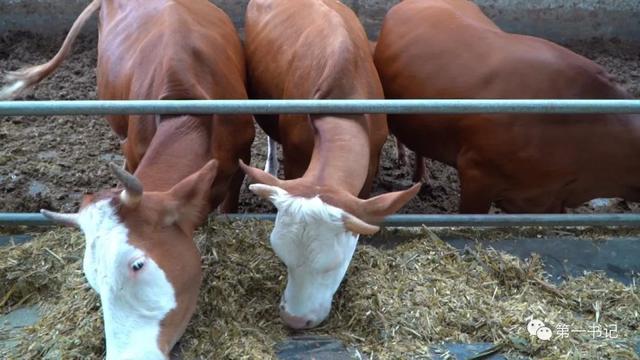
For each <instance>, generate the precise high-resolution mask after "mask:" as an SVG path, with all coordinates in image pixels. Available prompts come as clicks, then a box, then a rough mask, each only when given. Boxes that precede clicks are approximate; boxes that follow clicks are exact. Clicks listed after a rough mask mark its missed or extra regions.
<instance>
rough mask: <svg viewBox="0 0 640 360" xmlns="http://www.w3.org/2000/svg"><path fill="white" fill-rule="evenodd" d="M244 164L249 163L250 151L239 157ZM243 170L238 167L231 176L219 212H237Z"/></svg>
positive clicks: (243, 175)
mask: <svg viewBox="0 0 640 360" xmlns="http://www.w3.org/2000/svg"><path fill="white" fill-rule="evenodd" d="M241 158H242V161H244V163H245V164H251V152H248V153H246V154H244V156H242V157H241ZM244 177H245V174H244V171H242V169H240V168H239V167H238V170H237V171H236V173H235V174H234V175H233V177H231V180H230V182H229V192H228V193H227V196H225V198H224V200H223V201H222V203H221V204H220V212H221V213H223V214H232V213H236V212H238V202H239V200H240V188H242V182H243V181H244Z"/></svg>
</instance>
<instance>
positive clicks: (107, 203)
mask: <svg viewBox="0 0 640 360" xmlns="http://www.w3.org/2000/svg"><path fill="white" fill-rule="evenodd" d="M111 167H112V170H113V171H114V172H115V174H116V176H117V177H118V179H119V180H120V182H122V184H123V186H124V189H123V190H112V191H107V192H102V193H100V194H98V195H96V196H87V197H86V198H85V201H84V202H83V205H82V206H81V209H80V211H79V212H78V213H77V214H58V213H53V212H49V211H46V210H42V211H41V212H42V213H43V214H44V215H45V216H47V217H48V218H50V219H52V220H55V221H59V222H63V223H66V224H69V225H73V226H78V227H79V228H80V229H81V230H82V232H83V233H84V235H85V238H86V248H85V253H84V261H83V270H84V274H85V276H86V278H87V281H88V282H89V285H91V287H92V288H93V289H94V290H95V291H96V292H97V293H98V294H99V296H100V301H101V304H102V312H103V318H104V329H105V337H106V345H107V359H166V358H168V354H169V351H170V350H171V348H172V347H173V345H174V344H175V343H176V342H177V340H178V339H179V338H180V336H181V335H182V333H183V332H184V330H185V328H186V326H187V323H188V322H189V319H190V318H191V315H192V314H193V312H194V310H195V306H196V300H197V297H198V291H199V288H200V283H201V267H200V256H199V254H198V250H197V248H196V246H195V244H194V242H193V231H194V230H195V228H196V227H197V226H198V225H199V224H200V223H201V222H203V221H204V220H205V219H206V216H207V214H208V212H209V210H210V209H209V201H208V199H209V191H210V188H211V184H212V183H213V179H214V177H215V175H216V171H217V162H216V161H215V160H212V161H210V162H209V163H207V164H206V165H205V166H204V167H203V168H202V169H200V170H199V171H198V172H196V173H195V174H193V175H191V176H189V177H187V178H185V179H184V180H182V181H181V182H179V183H178V184H176V185H175V186H174V187H173V188H172V189H171V190H169V191H167V192H143V188H142V184H141V183H140V182H139V181H138V180H137V179H136V178H135V177H134V176H133V175H130V174H129V173H127V172H126V171H124V170H122V169H120V168H117V167H116V166H114V165H113V164H111Z"/></svg>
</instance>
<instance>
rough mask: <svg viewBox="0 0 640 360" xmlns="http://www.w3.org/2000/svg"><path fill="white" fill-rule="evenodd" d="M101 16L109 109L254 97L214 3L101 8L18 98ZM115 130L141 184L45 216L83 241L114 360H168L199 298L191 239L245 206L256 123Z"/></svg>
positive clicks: (107, 4)
mask: <svg viewBox="0 0 640 360" xmlns="http://www.w3.org/2000/svg"><path fill="white" fill-rule="evenodd" d="M99 7H101V9H100V29H99V31H100V39H99V44H98V88H99V95H100V98H101V99H246V98H247V95H246V89H245V71H246V69H245V64H244V54H243V51H242V47H241V44H240V40H239V38H238V35H237V33H236V31H235V29H234V27H233V25H232V23H231V21H230V19H229V18H228V17H227V15H226V14H224V13H223V12H222V11H221V10H220V9H218V8H217V7H216V6H214V5H212V4H211V3H209V1H206V0H145V1H130V0H127V1H116V0H102V1H100V0H96V1H94V2H92V3H91V5H89V7H87V9H86V10H85V11H84V12H83V14H82V15H81V16H80V17H79V18H78V20H76V23H74V26H73V28H72V30H71V31H70V33H69V36H68V38H67V40H66V41H65V43H64V45H63V48H62V49H61V50H60V54H63V55H61V56H57V57H56V58H54V60H52V61H51V62H49V63H47V64H45V65H42V66H39V67H34V68H29V69H26V70H23V71H21V72H19V73H17V74H15V75H14V78H15V80H16V83H15V84H18V85H13V86H12V87H11V88H10V89H12V90H13V91H15V90H18V88H19V87H20V86H23V85H33V84H35V83H37V82H38V81H40V80H41V79H42V78H43V77H44V76H46V75H47V74H49V73H51V72H52V71H53V70H54V68H55V67H57V65H58V64H59V63H60V62H61V61H62V59H63V58H64V56H66V54H68V52H69V49H70V46H71V44H72V43H73V40H74V38H75V36H76V35H77V33H78V32H79V30H80V28H81V26H82V24H83V23H84V22H85V21H86V19H87V18H88V17H89V16H90V15H91V13H93V12H94V11H95V10H97V9H98V8H99ZM21 82H22V83H21ZM108 119H109V122H110V124H111V125H112V127H113V129H114V130H115V131H116V133H118V135H120V136H121V137H122V138H123V139H126V140H125V144H124V146H123V150H124V154H125V157H126V160H127V166H128V167H129V168H130V169H131V170H135V173H134V175H135V177H134V176H132V175H130V174H128V173H127V172H126V171H124V170H122V169H119V168H117V167H114V169H113V170H114V171H115V172H116V174H117V175H118V178H119V179H120V180H121V181H122V182H123V183H124V186H125V190H123V191H121V190H112V191H107V192H102V193H100V194H98V195H96V196H91V197H87V198H86V199H85V201H84V203H83V205H82V206H81V210H80V212H79V213H78V214H55V213H50V212H47V211H45V212H44V214H45V215H47V216H49V217H51V218H53V219H57V220H61V221H64V222H67V223H70V224H73V225H77V226H79V227H80V228H81V229H82V231H83V232H84V233H85V236H86V241H87V244H86V245H87V246H86V250H85V257H84V264H83V268H84V272H85V274H86V277H87V280H88V281H89V284H90V285H91V286H92V287H93V288H94V289H95V290H96V291H97V292H98V293H99V295H100V299H101V302H102V309H103V315H104V322H105V335H106V343H107V359H162V358H167V356H168V353H169V351H170V350H171V348H172V347H173V345H174V344H175V343H176V341H177V340H178V338H179V337H180V336H181V335H182V333H183V332H184V330H185V328H186V326H187V323H188V321H189V319H190V318H191V315H192V314H193V311H194V309H195V306H196V300H197V297H198V291H199V286H200V282H201V269H200V256H199V254H198V250H197V248H196V246H195V244H194V242H193V239H192V237H193V231H194V229H195V228H196V227H197V226H198V225H200V224H201V223H202V222H203V221H205V219H206V216H207V214H208V213H209V212H210V211H211V210H213V209H215V208H216V207H218V205H219V204H220V203H221V202H223V200H224V205H225V206H226V209H227V210H232V209H233V208H234V207H235V206H236V204H237V193H238V191H239V187H240V186H241V182H242V179H243V177H244V173H243V172H242V171H241V170H240V169H239V167H238V160H239V159H244V160H245V161H249V156H250V147H251V143H252V140H253V136H254V127H253V120H252V118H251V116H244V115H243V116H229V115H225V116H218V115H214V116H211V115H207V116H205V115H202V116H195V115H171V116H111V117H109V118H108ZM212 159H214V160H212ZM191 174H194V175H191ZM190 175H191V176H190ZM143 188H144V192H143ZM227 194H229V195H227Z"/></svg>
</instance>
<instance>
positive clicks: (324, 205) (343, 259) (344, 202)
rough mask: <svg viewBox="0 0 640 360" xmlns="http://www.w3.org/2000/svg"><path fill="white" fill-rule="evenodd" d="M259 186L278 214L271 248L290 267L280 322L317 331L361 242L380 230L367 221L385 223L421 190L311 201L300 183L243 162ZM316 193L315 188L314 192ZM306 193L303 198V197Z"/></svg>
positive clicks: (319, 196) (320, 196)
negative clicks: (359, 239)
mask: <svg viewBox="0 0 640 360" xmlns="http://www.w3.org/2000/svg"><path fill="white" fill-rule="evenodd" d="M241 167H242V168H243V170H244V171H245V172H246V173H247V174H248V175H249V176H250V177H251V178H252V179H253V180H254V181H257V182H258V183H254V184H252V185H250V186H249V189H250V190H251V191H253V192H254V193H255V194H257V195H258V196H260V197H262V198H264V199H266V200H269V201H271V202H272V203H273V204H274V205H275V207H276V208H277V210H278V214H277V215H276V222H275V225H274V228H273V231H272V232H271V239H270V240H271V246H272V248H273V250H274V251H275V253H276V255H277V256H278V257H279V258H280V260H281V261H282V262H283V263H284V264H285V265H286V266H287V286H286V288H285V291H284V294H283V295H282V298H281V302H280V317H281V318H282V320H283V321H284V322H285V323H286V324H287V325H288V326H290V327H292V328H295V329H305V328H312V327H315V326H318V325H319V324H320V323H321V322H322V321H323V320H324V319H325V318H326V317H327V316H328V315H329V312H330V310H331V302H332V300H333V295H334V294H335V292H336V291H337V290H338V287H339V286H340V282H342V279H343V278H344V275H345V273H346V271H347V268H348V266H349V263H350V261H351V258H352V256H353V253H354V251H355V248H356V244H357V240H358V237H359V236H360V235H361V234H363V235H371V234H374V233H376V232H377V231H378V230H379V227H378V226H375V225H372V224H369V223H368V222H366V221H364V220H362V219H378V220H380V219H382V218H383V217H384V216H386V215H388V214H391V213H393V212H395V211H397V210H398V209H399V208H400V207H402V206H403V205H404V204H405V203H406V202H408V201H409V200H410V199H411V198H413V196H415V194H416V193H417V192H418V190H419V189H420V184H416V185H414V186H413V187H411V188H410V189H407V190H405V191H399V192H394V193H388V194H384V195H380V196H377V197H374V198H371V199H369V200H361V199H358V198H356V197H355V196H353V195H350V194H348V193H346V192H340V191H339V190H338V191H331V190H330V189H327V190H326V191H323V192H321V193H316V194H315V195H311V196H309V194H310V193H309V189H308V188H306V189H303V188H304V187H305V186H304V185H303V186H300V182H296V180H293V181H281V180H278V179H277V178H275V177H273V176H272V175H270V174H268V173H266V172H264V171H262V170H260V169H257V168H254V167H250V166H247V165H245V164H242V163H241ZM311 191H313V189H311ZM301 193H305V195H304V196H300V195H299V194H301Z"/></svg>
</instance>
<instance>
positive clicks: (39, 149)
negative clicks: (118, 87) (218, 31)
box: [0, 33, 640, 213]
mask: <svg viewBox="0 0 640 360" xmlns="http://www.w3.org/2000/svg"><path fill="white" fill-rule="evenodd" d="M61 41H62V39H53V40H52V39H46V38H43V37H38V36H34V35H31V34H27V33H12V34H6V35H4V36H3V37H2V38H0V71H1V72H4V71H11V70H15V69H18V68H20V67H23V66H27V65H33V64H39V63H42V62H44V61H46V60H48V59H49V58H50V57H51V56H53V54H54V53H55V52H56V51H57V49H58V47H59V46H60V44H61ZM568 46H569V47H570V48H571V49H573V50H574V51H576V52H578V53H580V54H583V55H585V56H587V57H588V58H591V59H593V60H595V61H596V62H598V63H599V64H601V65H603V66H604V67H605V68H607V69H608V70H609V71H610V72H611V73H612V74H614V76H615V77H616V79H617V81H618V82H619V83H620V84H621V85H622V86H623V87H625V88H626V89H628V90H629V91H630V92H631V93H632V94H633V95H634V96H636V97H640V49H639V48H637V47H632V46H630V45H628V44H624V43H620V42H615V41H614V42H609V43H603V42H601V41H597V40H594V41H589V42H582V43H577V44H569V45H568ZM95 63H96V46H95V42H94V40H92V39H90V38H83V39H80V41H78V42H77V44H76V46H75V49H74V53H73V55H72V56H71V57H70V58H69V60H68V61H66V62H65V63H64V64H63V65H62V66H61V67H60V68H59V70H58V71H57V72H56V73H55V74H54V75H53V76H52V77H51V78H49V79H47V80H45V81H43V82H42V83H41V85H40V86H38V87H37V88H36V89H35V90H34V91H32V92H30V93H28V94H27V95H25V96H24V97H23V98H22V99H25V100H79V99H95V98H96V77H95ZM0 144H2V145H0V211H2V212H35V211H38V210H39V209H40V208H48V209H55V210H59V211H75V210H77V207H78V204H79V201H80V200H81V198H82V194H83V193H85V192H94V191H97V190H99V189H101V188H108V187H111V186H115V185H116V183H115V182H114V180H113V177H112V176H111V174H110V172H109V171H108V169H107V163H108V162H109V161H114V162H116V163H120V162H121V161H122V156H121V155H120V149H119V142H118V139H117V138H116V136H115V135H114V134H113V133H112V132H111V129H110V128H109V126H108V124H107V122H106V121H105V120H104V119H102V118H101V117H100V116H47V117H31V116H21V117H4V118H3V117H0ZM265 153H266V142H265V136H264V133H262V132H261V131H259V132H258V136H257V138H256V141H255V143H254V146H253V159H252V163H253V164H254V165H257V166H263V164H264V161H265ZM412 162H413V159H411V162H410V163H412ZM427 165H428V173H429V181H428V184H426V185H425V186H423V189H422V190H421V192H420V194H419V196H418V197H417V198H416V199H414V200H412V202H411V203H409V204H408V205H407V206H405V207H404V208H403V209H402V210H401V212H403V213H455V212H456V211H457V208H458V201H459V182H458V178H457V173H456V171H455V169H452V168H450V167H448V166H446V165H443V164H440V163H437V162H432V161H429V162H428V164H427ZM411 174H412V169H411V168H410V167H409V166H405V167H400V166H399V165H398V164H397V162H396V154H395V147H394V146H392V142H391V141H388V142H387V144H386V145H385V148H384V154H383V159H382V162H381V165H380V174H379V176H378V178H377V180H376V184H375V187H374V193H382V192H385V191H389V190H396V189H403V188H406V187H408V186H409V185H410V184H411ZM240 211H241V212H272V211H273V208H272V207H271V205H270V204H266V203H264V202H263V201H261V200H260V199H258V198H257V197H255V196H253V195H252V194H251V193H249V191H248V190H247V189H246V187H244V188H243V190H242V193H241V198H240ZM575 211H576V212H631V211H633V212H640V207H639V206H637V205H636V204H627V203H625V202H621V201H618V202H614V203H613V204H612V205H610V206H605V207H599V208H593V207H592V206H590V205H585V206H583V207H581V208H579V209H576V210H575Z"/></svg>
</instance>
